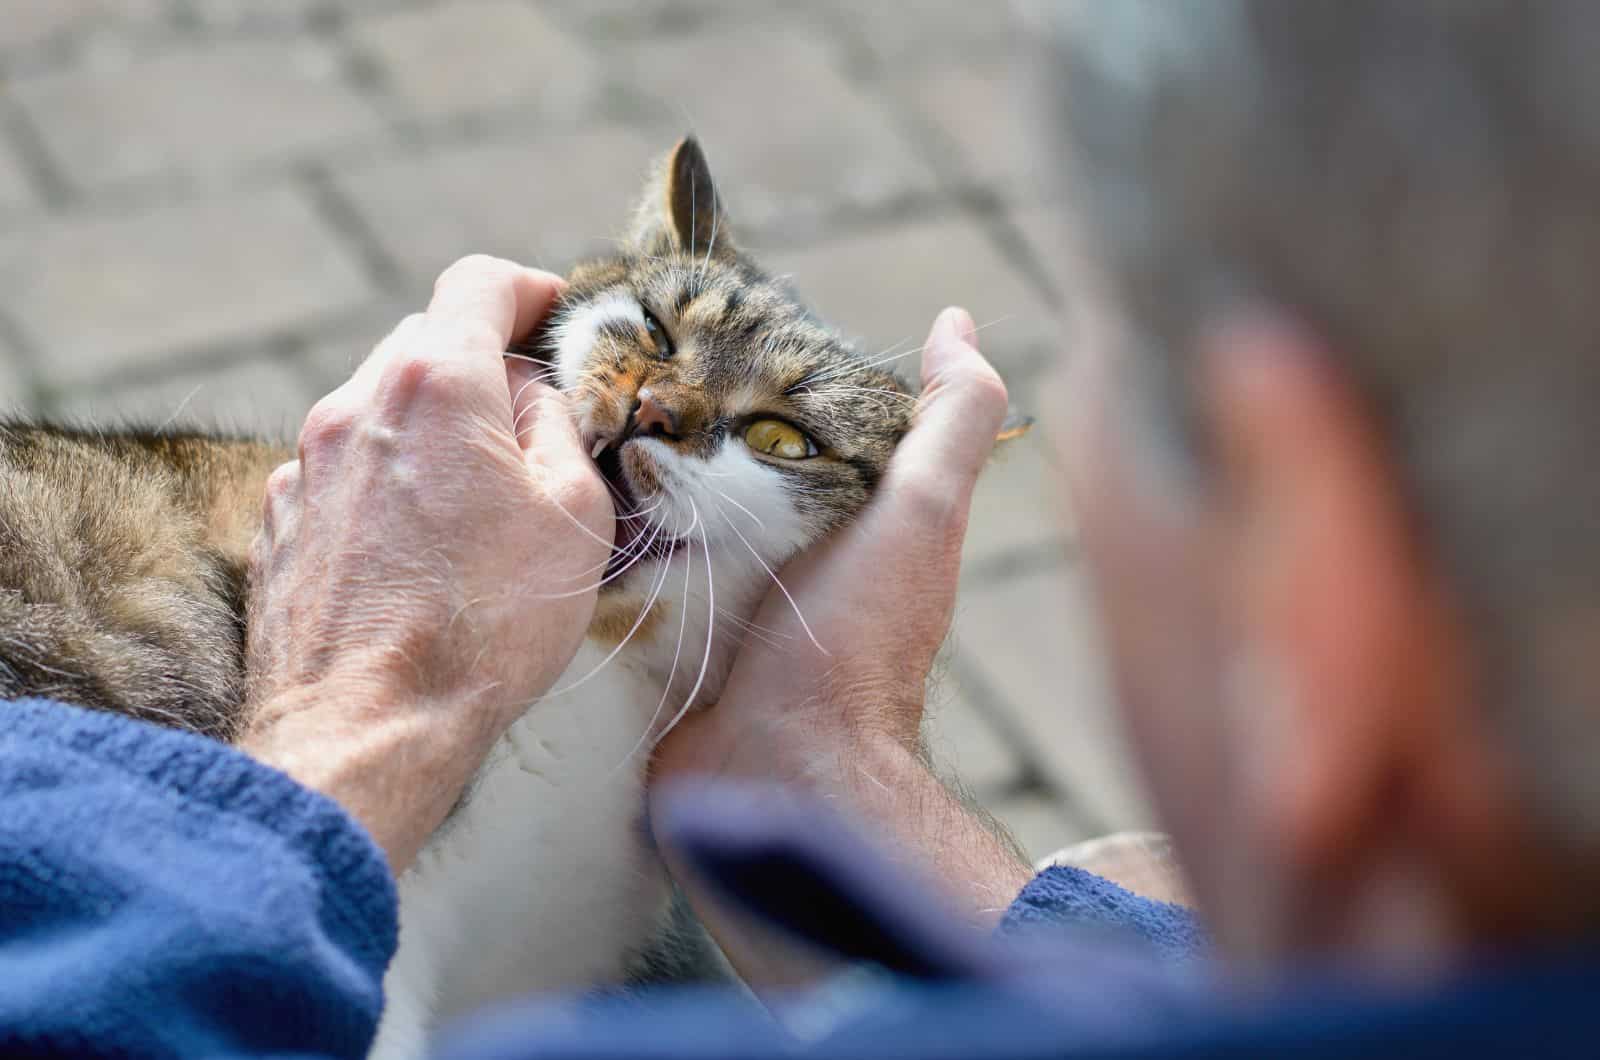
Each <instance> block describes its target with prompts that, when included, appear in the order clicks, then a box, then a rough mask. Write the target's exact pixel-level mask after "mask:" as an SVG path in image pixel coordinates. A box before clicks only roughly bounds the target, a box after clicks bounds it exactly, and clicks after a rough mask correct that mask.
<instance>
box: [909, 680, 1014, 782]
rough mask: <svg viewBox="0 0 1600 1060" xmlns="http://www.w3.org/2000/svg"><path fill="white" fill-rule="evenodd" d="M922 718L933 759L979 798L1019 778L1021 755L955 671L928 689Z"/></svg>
mask: <svg viewBox="0 0 1600 1060" xmlns="http://www.w3.org/2000/svg"><path fill="white" fill-rule="evenodd" d="M926 719H927V720H926V721H925V722H924V726H923V728H924V732H925V735H926V737H927V740H928V747H929V749H930V750H931V752H932V754H933V760H934V762H935V763H936V764H937V765H938V766H939V767H940V768H941V769H943V770H946V771H947V772H948V773H950V774H953V775H954V776H955V777H957V778H958V779H959V780H960V781H961V783H962V784H964V785H965V786H966V787H967V789H968V790H969V791H971V792H973V793H974V794H975V795H976V796H977V797H978V798H979V799H987V798H993V797H995V796H996V795H998V794H999V793H1001V792H1003V791H1006V790H1008V789H1010V788H1012V787H1014V786H1015V785H1016V784H1017V783H1018V782H1019V781H1020V780H1021V779H1022V774H1023V770H1022V759H1021V758H1020V757H1019V756H1018V754H1017V752H1016V751H1015V750H1014V749H1013V748H1012V747H1011V746H1010V745H1009V744H1007V743H1006V741H1005V739H1004V737H1002V736H1001V734H1000V732H999V731H998V730H997V729H996V728H995V726H994V722H993V721H991V720H990V719H989V717H988V716H987V715H986V714H985V712H984V709H983V708H982V707H981V706H980V705H979V704H978V702H977V701H976V700H975V699H974V698H973V696H972V694H971V693H970V691H969V690H968V689H966V688H965V687H963V686H962V684H961V682H960V680H959V679H958V678H957V677H956V676H955V675H953V674H951V675H946V676H944V677H943V678H942V679H941V680H939V681H936V682H934V683H933V686H932V687H931V688H930V689H929V690H928V705H927V715H926Z"/></svg>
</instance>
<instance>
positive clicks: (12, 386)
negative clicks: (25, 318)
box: [0, 341, 33, 416]
mask: <svg viewBox="0 0 1600 1060" xmlns="http://www.w3.org/2000/svg"><path fill="white" fill-rule="evenodd" d="M32 403H33V392H32V390H31V389H30V388H29V387H28V385H27V380H26V378H25V376H24V375H23V371H22V366H21V365H20V364H18V363H17V357H16V354H15V353H13V352H12V351H11V350H9V349H8V348H7V347H6V345H5V343H4V342H3V341H0V416H3V415H9V414H13V413H26V412H28V411H29V410H30V406H31V405H32Z"/></svg>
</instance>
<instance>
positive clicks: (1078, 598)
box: [954, 566, 1150, 831]
mask: <svg viewBox="0 0 1600 1060" xmlns="http://www.w3.org/2000/svg"><path fill="white" fill-rule="evenodd" d="M954 648H955V651H956V652H957V655H958V657H959V659H960V660H961V663H962V664H963V665H965V666H969V667H971V668H973V669H974V670H975V671H976V672H977V673H978V674H979V675H981V678H982V681H983V683H984V684H985V685H986V686H988V687H990V688H992V689H994V690H995V692H996V693H997V696H996V701H995V702H994V703H993V704H992V706H993V708H994V709H995V710H997V711H1003V712H1004V715H1005V716H1006V717H1008V718H1009V719H1010V720H1011V721H1012V723H1013V724H1015V725H1016V726H1017V727H1018V728H1019V729H1020V730H1021V731H1022V732H1023V733H1025V734H1026V736H1027V741H1028V742H1027V749H1028V750H1029V751H1030V752H1031V753H1032V754H1033V755H1035V756H1036V759H1037V764H1038V765H1039V767H1040V769H1041V771H1042V772H1043V773H1044V775H1045V777H1046V779H1047V780H1048V781H1049V783H1050V784H1051V786H1052V787H1053V788H1054V789H1055V790H1057V791H1058V792H1060V793H1061V794H1062V795H1064V796H1065V797H1066V798H1067V799H1068V800H1069V802H1070V803H1071V804H1072V805H1073V807H1074V809H1079V810H1081V811H1082V813H1083V815H1084V819H1085V820H1086V821H1087V822H1088V823H1092V824H1094V825H1095V826H1097V828H1098V830H1101V831H1111V830H1116V829H1122V828H1138V827H1143V826H1145V825H1147V824H1148V822H1149V820H1150V814H1149V811H1148V808H1147V807H1146V804H1145V801H1144V798H1143V795H1142V792H1141V791H1140V789H1139V784H1138V780H1137V777H1136V776H1135V774H1134V771H1133V768H1132V766H1131V764H1130V762H1129V758H1128V755H1127V751H1126V744H1125V742H1124V738H1123V734H1122V730H1121V725H1120V722H1119V721H1118V719H1117V717H1116V715H1115V712H1114V710H1113V707H1112V703H1111V696H1110V693H1109V690H1108V686H1107V682H1106V676H1105V672H1104V660H1103V656H1102V653H1101V647H1100V641H1099V636H1098V631H1097V630H1096V628H1095V619H1094V615H1093V613H1092V611H1091V606H1090V601H1089V599H1088V596H1087V587H1086V586H1085V585H1084V583H1083V579H1082V576H1081V572H1079V571H1078V570H1076V569H1075V568H1074V567H1072V566H1068V567H1062V568H1058V569H1056V570H1052V571H1041V572H1038V573H1035V574H1032V575H1029V576H1027V577H1021V578H1017V579H1014V580H1012V581H1009V582H1006V583H1004V584H1003V585H991V586H983V587H981V588H979V589H972V590H971V591H967V592H964V593H963V594H962V596H961V598H960V599H959V601H958V603H957V613H956V632H955V638H954Z"/></svg>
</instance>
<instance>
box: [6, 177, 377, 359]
mask: <svg viewBox="0 0 1600 1060" xmlns="http://www.w3.org/2000/svg"><path fill="white" fill-rule="evenodd" d="M370 294H371V288H370V286H369V283H368V280H367V278H366V277H365V275H364V274H363V273H362V272H361V271H360V269H359V268H358V266H357V264H356V262H355V261H354V259H353V258H352V257H351V255H350V254H349V252H348V251H347V250H346V249H345V247H344V246H343V245H341V244H340V243H339V242H338V241H336V240H335V239H334V237H333V236H332V235H331V234H330V233H329V232H328V231H327V229H326V228H325V227H324V226H323V224H322V222H321V221H320V219H319V218H318V217H317V216H316V215H315V213H314V212H313V211H312V210H311V209H310V207H309V206H307V204H306V203H305V202H304V201H303V200H302V199H301V198H300V197H299V196H298V195H296V194H294V193H293V192H292V191H291V190H289V189H283V188H279V189H271V190H266V191H259V192H252V193H249V194H244V195H236V196H231V197H227V198H216V199H206V200H201V201H197V202H193V203H188V204H184V205H180V206H168V207H161V208H159V209H153V210H147V211H144V212H141V213H135V214H131V215H119V214H111V215H93V216H80V217H74V218H71V219H68V220H63V221H61V222H59V223H54V224H50V225H45V226H39V227H34V228H30V229H28V230H26V231H20V232H3V231H0V312H4V313H7V314H9V315H10V317H11V318H12V319H13V320H15V321H16V322H17V324H18V326H19V327H20V328H21V329H22V331H23V333H24V335H25V336H26V337H27V338H28V339H29V340H30V341H29V344H30V346H31V347H32V348H33V349H36V350H41V351H45V353H46V357H47V359H46V360H45V361H44V362H43V363H42V364H41V365H40V368H41V370H42V371H43V372H44V373H45V375H46V377H47V379H49V380H50V381H51V382H52V383H55V384H57V385H66V384H71V383H74V382H77V381H84V380H95V379H101V378H103V377H105V376H106V375H107V374H108V373H115V372H117V371H120V370H122V369H124V368H129V367H133V366H138V365H149V364H151V363H152V362H155V361H158V360H160V359H161V358H162V357H164V356H170V355H171V354H173V353H174V352H185V351H193V350H194V349H196V348H203V347H206V346H210V345H215V344H218V343H225V342H232V341H240V340H254V339H260V338H263V337H266V336H267V335H270V334H273V333H277V332H281V331H284V330H287V329H292V328H295V327H298V326H302V325H305V324H307V323H311V322H314V321H316V320H318V319H320V318H323V317H325V316H328V315H330V314H333V313H336V312H338V311H340V310H347V309H350V308H352V307H353V306H355V305H357V304H359V303H361V302H362V301H364V300H365V299H367V298H368V297H369V296H370Z"/></svg>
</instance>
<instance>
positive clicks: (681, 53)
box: [618, 24, 934, 229]
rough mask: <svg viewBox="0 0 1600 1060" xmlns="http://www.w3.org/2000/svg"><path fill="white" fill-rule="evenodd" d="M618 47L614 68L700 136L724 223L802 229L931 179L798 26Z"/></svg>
mask: <svg viewBox="0 0 1600 1060" xmlns="http://www.w3.org/2000/svg"><path fill="white" fill-rule="evenodd" d="M777 41H781V47H778V46H775V42H777ZM621 52H622V54H621V55H620V56H619V61H618V67H619V69H620V70H621V71H622V73H624V74H625V75H626V76H627V77H628V78H630V79H631V80H632V82H633V83H634V84H635V85H636V86H637V87H638V89H639V90H640V91H641V92H642V93H643V94H645V95H647V96H650V97H652V98H655V99H657V100H659V101H660V104H661V107H662V109H663V110H664V111H665V112H666V113H667V115H668V116H669V117H671V118H673V119H675V120H677V121H678V122H680V123H681V124H682V125H683V126H684V127H685V128H686V129H693V130H694V132H695V133H696V134H697V135H698V136H699V137H700V141H701V143H702V144H703V145H704V147H705V149H706V155H707V157H708V158H709V159H710V161H711V171H712V174H713V175H714V176H715V177H716V178H717V180H718V183H719V185H720V187H721V189H722V192H723V197H724V198H725V199H726V200H727V202H728V204H729V209H730V212H731V215H732V219H733V221H734V223H735V224H739V225H743V226H746V227H748V228H763V227H766V226H771V225H777V224H780V223H781V224H784V225H786V226H788V227H790V228H796V229H798V228H809V227H811V226H813V225H815V224H816V223H817V222H818V220H819V219H820V218H823V217H825V216H826V215H828V214H830V213H833V212H837V211H839V210H844V209H869V208H873V207H879V206H882V205H884V204H886V203H892V202H898V201H902V200H905V199H907V198H908V197H914V196H919V195H924V196H925V195H928V194H930V193H931V192H932V190H933V188H934V179H933V174H932V173H931V171H930V170H929V169H928V168H927V166H926V165H925V164H924V162H923V161H922V160H921V158H920V156H918V154H917V153H916V152H915V151H914V150H913V149H912V148H911V146H910V145H909V144H908V143H907V142H906V141H905V139H904V138H903V137H902V136H901V134H900V130H899V128H898V127H897V126H896V124H895V122H894V120H893V117H892V115H891V114H890V112H889V110H888V109H887V108H886V107H885V106H884V105H883V104H882V103H881V102H880V101H879V100H878V99H876V98H873V97H870V96H868V95H866V94H864V93H862V92H860V91H859V90H857V89H856V87H855V86H853V85H852V84H850V83H849V82H848V81H847V80H846V79H845V78H844V76H843V75H842V73H841V72H840V70H839V69H838V65H837V64H836V62H835V61H834V59H833V56H832V55H831V53H830V52H829V51H828V50H827V49H826V48H825V47H824V46H823V45H822V44H821V42H819V41H818V40H816V39H814V38H813V37H811V36H810V35H808V34H806V33H804V32H801V31H798V30H784V31H782V33H781V35H780V33H779V32H778V31H775V30H774V29H772V28H771V27H750V26H728V27H725V26H722V25H720V24H719V25H717V26H715V27H712V28H709V29H708V30H707V31H706V32H703V33H696V34H693V35H691V36H686V37H670V38H662V39H658V40H652V41H650V42H648V43H645V44H641V45H638V46H635V47H633V48H628V49H622V50H621ZM713 71H714V76H712V72H713Z"/></svg>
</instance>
